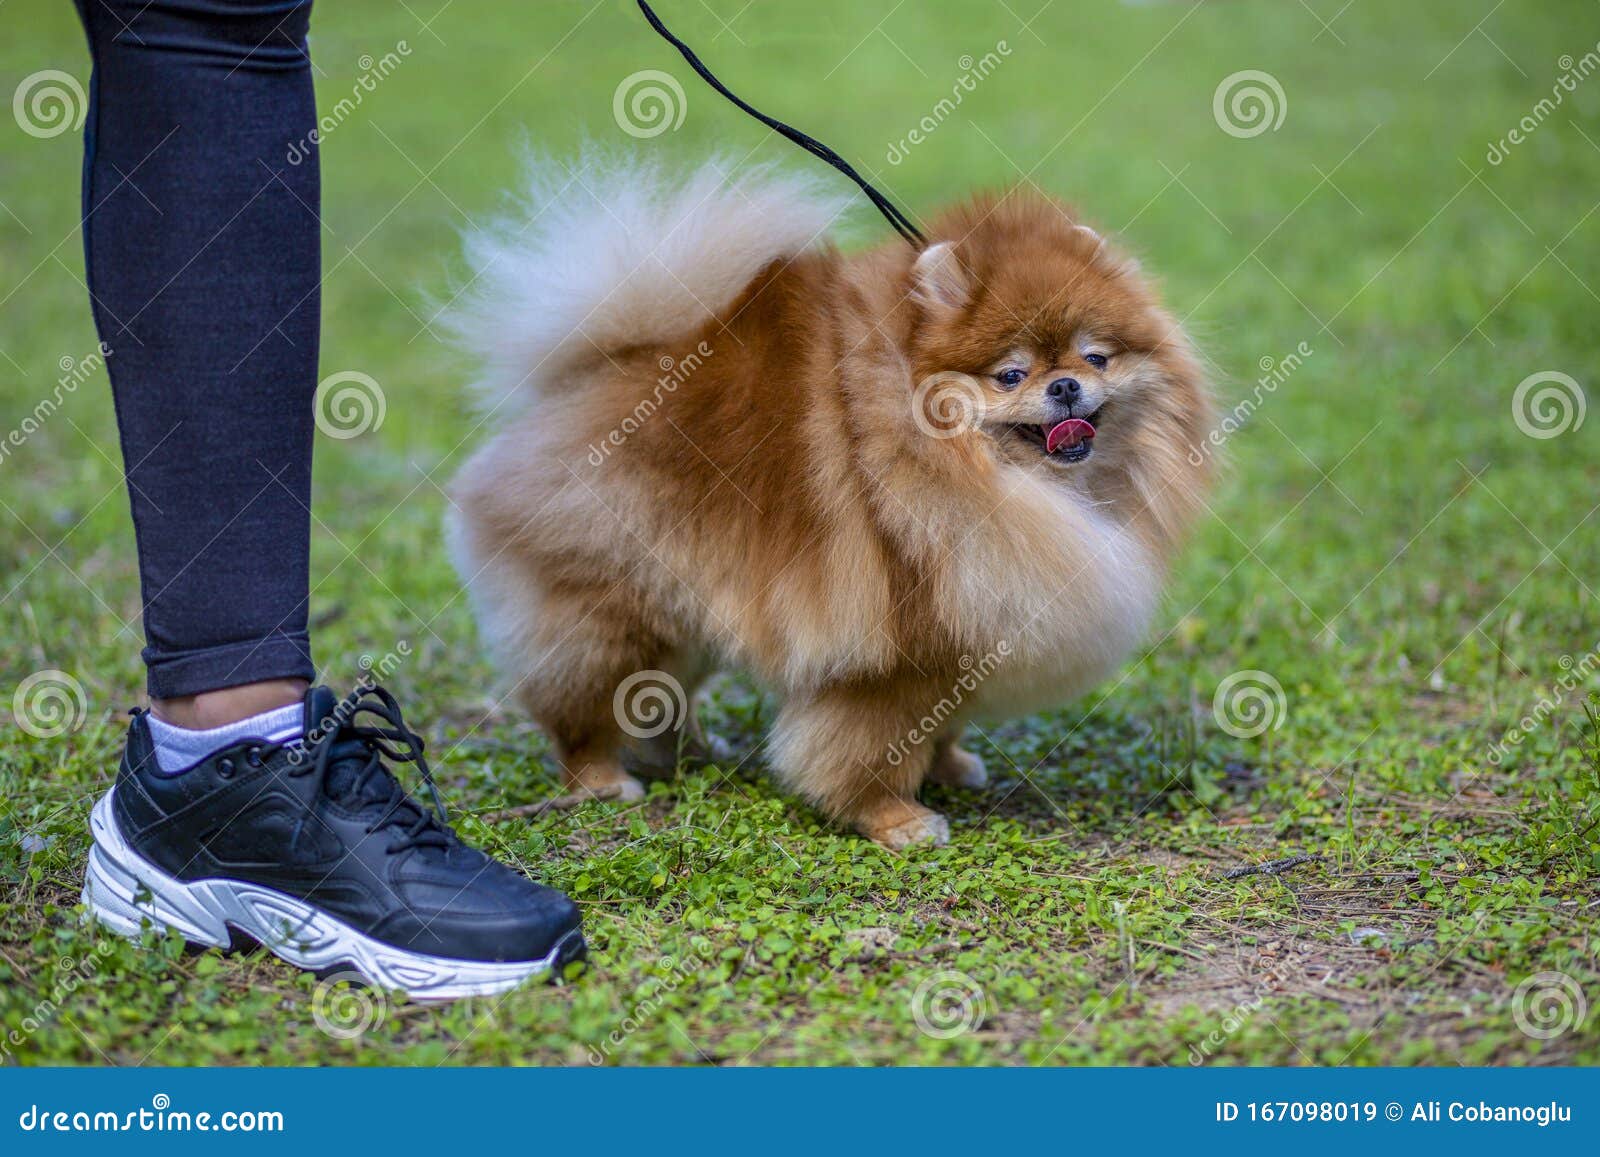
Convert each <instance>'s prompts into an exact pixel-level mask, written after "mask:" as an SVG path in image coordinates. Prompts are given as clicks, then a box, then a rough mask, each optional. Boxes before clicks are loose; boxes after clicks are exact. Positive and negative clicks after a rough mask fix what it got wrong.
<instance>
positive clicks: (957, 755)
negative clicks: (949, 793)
mask: <svg viewBox="0 0 1600 1157" xmlns="http://www.w3.org/2000/svg"><path fill="white" fill-rule="evenodd" d="M959 738H960V731H959V730H956V731H949V732H946V733H945V734H944V735H941V736H940V737H939V738H938V739H936V740H935V741H934V744H933V765H932V766H931V767H929V768H928V782H929V783H938V784H943V785H945V786H946V787H982V786H983V785H984V784H986V783H988V782H989V772H988V770H987V769H986V768H985V767H984V766H983V759H982V758H981V757H980V756H978V755H975V754H974V753H973V752H970V751H968V750H967V749H966V748H964V747H962V746H960V744H959V743H958V742H957V741H958V740H959Z"/></svg>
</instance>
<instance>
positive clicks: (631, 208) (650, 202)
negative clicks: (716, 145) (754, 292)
mask: <svg viewBox="0 0 1600 1157" xmlns="http://www.w3.org/2000/svg"><path fill="white" fill-rule="evenodd" d="M731 169H732V166H731V165H728V164H724V163H722V162H720V161H719V160H712V161H710V162H708V163H706V164H704V165H702V166H701V167H699V168H698V169H695V170H692V171H690V172H687V173H683V174H679V175H676V176H674V175H670V174H668V173H667V172H665V171H664V170H663V169H662V168H661V167H660V166H659V165H658V164H656V163H654V162H652V161H649V160H645V159H623V158H617V157H603V156H598V155H593V154H591V155H586V156H585V157H584V158H583V159H582V161H581V162H580V163H578V164H576V165H574V166H572V167H568V166H566V165H563V164H560V163H558V162H552V161H541V162H537V163H534V164H531V165H530V166H529V175H528V179H527V183H526V185H525V190H524V194H523V196H522V197H521V198H520V199H519V202H520V203H519V205H518V207H517V210H516V212H515V213H513V214H512V215H511V216H509V217H507V218H504V219H501V220H499V221H497V222H495V223H494V224H493V225H492V226H490V227H489V228H486V229H482V230H478V231H474V232H470V233H468V234H467V236H466V238H465V246H466V253H467V258H468V261H469V264H470V265H471V268H472V278H471V281H470V282H469V283H468V285H467V287H466V289H465V290H463V291H462V292H461V293H460V294H459V295H458V296H457V300H456V304H455V306H454V307H452V309H451V310H450V311H448V314H449V322H450V325H451V328H452V329H453V330H454V331H455V334H456V336H457V337H458V338H459V340H460V341H461V342H462V344H463V345H464V346H466V347H467V348H468V349H469V350H471V351H472V352H473V353H474V354H475V355H476V356H478V357H480V358H481V359H482V361H483V364H484V373H483V376H482V379H481V381H480V382H479V391H480V393H481V394H482V400H483V401H484V402H485V404H487V405H490V406H499V405H501V404H502V403H511V404H513V405H515V404H517V402H518V400H519V399H527V398H530V397H532V396H534V395H535V394H537V393H539V392H543V391H550V390H553V389H559V383H560V381H561V376H562V371H563V369H565V368H566V367H568V366H569V365H571V364H572V363H573V362H574V361H576V360H578V359H581V358H585V357H593V356H594V355H595V354H596V352H597V351H598V352H610V351H612V350H615V349H619V348H622V347H625V346H633V345H638V344H640V343H642V342H650V341H670V340H672V339H673V338H676V337H681V336H683V335H685V334H688V333H690V332H692V331H693V330H695V329H696V328H698V327H699V326H700V325H702V324H704V323H705V322H706V321H707V320H709V319H710V318H711V317H712V316H714V314H715V313H716V312H717V311H719V310H722V309H724V308H726V307H727V305H728V304H729V303H731V302H732V301H733V300H734V299H735V298H736V297H737V296H738V295H739V293H740V292H741V291H742V290H743V289H744V288H745V287H746V286H747V285H749V283H750V281H751V279H752V278H754V277H755V275H756V274H757V273H759V272H760V271H761V270H762V269H763V268H764V267H765V266H766V265H768V264H769V263H770V262H773V261H779V260H783V259H784V258H786V257H791V256H793V255H794V254H796V253H799V252H800V251H801V250H803V249H805V248H807V247H808V246H810V245H812V244H813V243H815V242H816V241H818V240H819V239H820V238H821V237H822V236H823V234H825V233H826V232H827V229H828V227H829V225H830V224H831V223H832V222H833V221H834V219H835V218H837V217H838V216H839V215H840V213H842V212H843V210H844V208H845V206H846V205H847V204H848V203H849V201H850V197H849V196H848V195H845V194H834V195H830V194H827V193H825V192H823V191H821V190H820V189H819V188H818V186H817V185H816V184H815V183H814V182H813V181H812V180H811V179H809V178H806V177H802V176H797V175H794V174H786V173H779V172H776V171H774V170H773V169H772V168H770V167H765V166H755V167H750V166H747V167H745V168H743V169H741V170H740V171H739V172H738V173H737V174H735V175H732V176H730V175H729V173H730V171H731Z"/></svg>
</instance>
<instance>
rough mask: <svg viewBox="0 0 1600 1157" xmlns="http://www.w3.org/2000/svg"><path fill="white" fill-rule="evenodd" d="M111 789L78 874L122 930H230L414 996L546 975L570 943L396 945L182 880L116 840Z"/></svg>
mask: <svg viewBox="0 0 1600 1157" xmlns="http://www.w3.org/2000/svg"><path fill="white" fill-rule="evenodd" d="M111 795H112V793H111V792H107V793H106V794H105V796H104V797H102V798H101V800H100V802H99V803H97V804H95V805H94V811H93V812H92V813H91V814H90V817H89V830H90V832H91V833H92V834H93V836H94V846H93V847H92V848H91V849H90V850H89V868H88V871H87V872H86V873H85V876H84V882H83V902H84V905H85V906H86V907H87V908H88V909H89V912H90V914H91V915H92V916H93V917H94V918H95V919H96V920H98V921H100V923H102V924H104V925H105V926H106V927H108V928H110V929H111V930H112V931H114V932H117V933H119V934H120V935H123V936H129V937H137V936H139V935H141V933H142V932H143V930H144V927H145V925H146V923H149V924H151V925H154V926H155V927H156V928H175V929H177V931H178V932H179V933H180V934H181V935H182V936H183V937H184V939H186V940H189V941H192V942H194V943H196V944H205V945H209V946H211V947H213V948H227V947H229V946H230V945H231V944H232V941H233V934H232V932H231V931H230V929H238V930H239V931H240V932H243V933H245V934H246V935H248V936H251V937H253V938H254V939H255V940H257V941H259V942H260V943H261V944H262V945H263V946H265V947H266V949H267V950H268V951H269V952H271V953H272V954H273V955H275V956H278V957H281V958H282V959H284V960H287V961H288V962H289V963H290V964H293V965H295V966H296V967H299V968H304V969H308V970H310V971H314V972H326V971H332V970H335V969H340V968H353V969H354V970H355V971H357V972H359V973H360V974H361V976H362V977H364V978H365V979H366V980H367V981H368V982H369V983H370V984H373V985H375V986H377V987H379V988H385V989H391V990H399V991H402V992H404V993H405V994H406V995H407V996H409V997H411V998H412V999H414V1000H457V999H460V998H461V997H467V996H496V995H499V994H500V993H504V992H509V991H510V990H511V989H513V988H515V987H517V986H518V985H519V984H522V983H523V982H524V981H527V980H531V979H533V978H534V977H538V976H545V975H547V974H549V973H550V971H551V970H552V969H553V968H555V967H556V966H557V965H558V964H559V963H562V962H564V954H565V953H569V952H571V951H573V949H574V948H575V944H574V943H573V941H574V938H578V937H580V933H578V932H577V931H573V932H571V933H569V934H568V935H567V936H566V937H564V938H563V939H562V940H561V941H560V942H559V943H557V944H556V946H555V947H554V948H552V949H551V950H550V954H549V955H548V956H546V957H545V958H544V959H542V960H520V961H511V962H495V961H479V960H452V959H450V958H449V957H444V956H428V955H424V954H423V953H420V952H410V951H407V950H406V949H404V948H396V947H395V946H393V945H391V944H385V943H383V942H382V941H380V940H374V939H373V938H372V937H370V936H367V935H365V934H364V933H361V932H358V931H356V930H355V929H354V928H352V927H350V926H349V925H348V924H346V923H344V922H343V921H341V920H338V919H336V918H335V917H333V916H330V915H328V913H326V912H323V911H321V910H320V909H317V908H313V907H312V906H311V905H309V904H307V903H306V902H305V901H303V900H297V899H295V898H294V897H293V896H288V895H285V894H284V893H282V892H278V891H275V890H274V889H272V888H267V887H263V886H262V885H260V884H247V883H244V882H242V881H239V880H196V881H195V882H193V883H190V884H186V883H184V882H183V881H182V880H177V879H174V878H173V877H171V876H169V875H167V874H166V873H165V872H163V871H162V870H161V869H160V868H157V867H156V866H155V865H154V864H151V863H150V862H149V861H148V860H145V859H144V858H143V857H141V856H140V855H139V854H138V853H137V852H135V851H134V850H133V849H132V848H130V847H129V846H128V844H127V842H126V841H125V840H124V839H123V838H122V833H121V832H120V831H118V830H117V824H116V819H115V818H114V817H113V815H112V811H111Z"/></svg>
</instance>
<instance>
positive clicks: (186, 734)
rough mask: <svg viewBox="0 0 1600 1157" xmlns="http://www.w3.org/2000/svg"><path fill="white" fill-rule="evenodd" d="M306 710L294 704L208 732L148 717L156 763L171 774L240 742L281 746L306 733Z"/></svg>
mask: <svg viewBox="0 0 1600 1157" xmlns="http://www.w3.org/2000/svg"><path fill="white" fill-rule="evenodd" d="M304 717H305V707H304V706H302V705H301V704H299V703H291V704H289V706H287V707H279V708H277V709H276V710H273V711H263V712H262V713H261V714H260V715H252V716H250V718H248V719H241V720H239V722H237V723H229V724H228V725H226V726H225V727H211V728H207V729H206V730H205V731H190V730H189V729H188V728H187V727H174V726H173V725H172V724H170V723H163V722H162V721H161V720H159V719H157V718H156V717H155V716H154V715H147V716H145V721H146V722H147V723H149V724H150V738H151V739H152V740H154V741H155V748H156V763H157V764H159V765H160V767H161V770H162V771H165V772H168V773H171V772H174V771H185V770H187V769H188V768H190V767H193V766H194V765H195V764H197V763H199V762H200V761H201V760H202V759H204V758H205V757H206V756H208V755H210V754H211V753H212V752H213V751H218V750H220V749H221V748H224V747H227V746H229V745H230V744H234V743H237V742H239V740H241V739H265V740H267V741H268V742H271V743H281V742H283V741H284V740H286V739H295V738H298V737H300V736H303V735H304V734H305V724H304Z"/></svg>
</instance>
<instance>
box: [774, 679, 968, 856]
mask: <svg viewBox="0 0 1600 1157" xmlns="http://www.w3.org/2000/svg"><path fill="white" fill-rule="evenodd" d="M908 699H909V700H910V701H913V702H924V701H925V699H924V698H923V697H921V696H912V697H908ZM916 719H917V714H916V712H915V710H914V709H913V708H910V707H908V706H907V704H906V703H902V702H899V701H897V699H896V697H895V696H893V695H885V696H883V697H881V698H879V697H874V698H871V699H867V698H863V697H862V696H861V695H859V694H853V693H847V692H844V691H828V692H824V693H822V694H821V695H818V696H815V697H812V698H808V699H804V700H796V701H791V702H790V703H788V704H786V705H785V706H784V708H783V710H782V712H780V714H779V716H778V720H777V723H776V725H775V726H774V728H773V732H772V746H771V751H772V766H773V767H774V769H775V770H776V771H777V772H778V774H779V776H780V777H781V778H782V780H783V781H784V783H786V784H787V785H788V786H789V787H791V788H793V789H794V790H795V791H797V792H799V793H800V794H801V795H803V796H805V797H806V799H808V800H809V801H811V802H812V803H813V804H815V805H816V806H817V807H818V808H820V809H821V810H822V811H823V812H824V813H826V814H827V815H828V817H829V818H830V819H835V820H839V821H841V822H844V823H848V824H850V825H851V826H852V827H854V828H855V829H856V830H857V831H859V832H860V833H861V834H862V835H864V836H866V837H867V838H868V839H870V840H873V841H875V842H876V843H879V844H881V845H883V846H884V847H886V848H889V849H890V850H891V851H899V850H900V849H902V848H905V847H907V846H909V845H911V844H917V843H934V844H943V843H947V842H948V841H949V839H950V823H949V821H948V820H946V819H945V818H944V816H942V815H940V814H939V813H938V812H936V811H933V810H932V809H930V808H926V807H923V806H922V805H921V804H920V803H918V802H917V789H918V788H919V787H920V786H921V785H922V780H923V777H924V776H925V775H926V774H927V772H928V768H929V766H930V764H931V762H932V759H933V750H934V745H933V742H932V740H931V739H929V738H927V737H925V736H922V735H920V734H919V733H918V732H917V730H916V726H917V724H916Z"/></svg>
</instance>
